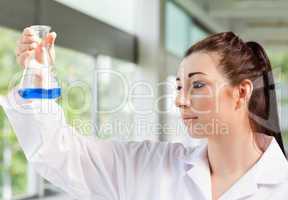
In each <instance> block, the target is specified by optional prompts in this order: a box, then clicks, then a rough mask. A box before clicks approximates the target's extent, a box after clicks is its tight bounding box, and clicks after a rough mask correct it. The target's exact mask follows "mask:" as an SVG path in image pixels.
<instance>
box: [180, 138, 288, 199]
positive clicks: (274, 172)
mask: <svg viewBox="0 0 288 200" xmlns="http://www.w3.org/2000/svg"><path fill="white" fill-rule="evenodd" d="M183 161H184V163H185V164H186V165H187V166H188V167H187V171H186V174H187V175H188V176H189V177H190V178H191V179H192V180H193V181H194V182H195V183H196V185H198V187H199V188H200V190H201V191H202V193H203V195H204V196H205V197H206V199H211V194H208V193H209V192H207V191H211V178H210V177H211V175H210V169H209V162H208V156H207V143H204V144H202V145H201V146H199V147H197V148H195V150H194V151H192V152H191V154H187V155H185V156H184V157H183ZM287 179H288V162H287V160H286V158H285V156H284V155H283V153H282V151H281V149H280V147H279V145H278V143H277V141H276V140H275V138H274V137H273V138H272V137H271V142H270V144H269V145H268V147H267V148H266V150H265V152H264V153H263V154H262V156H261V158H260V159H259V161H258V162H257V163H256V164H255V165H254V166H253V167H252V168H251V169H250V170H249V171H248V172H247V173H246V174H245V175H243V176H242V177H241V178H240V179H239V181H238V182H237V183H235V184H234V185H233V186H232V187H231V188H230V189H229V190H228V191H227V192H225V193H224V194H223V195H222V197H221V198H220V199H221V200H222V199H238V198H243V197H245V196H249V195H252V194H253V193H255V192H256V191H257V190H258V188H259V186H260V185H274V184H279V183H281V182H283V181H287ZM210 193H211V192H210Z"/></svg>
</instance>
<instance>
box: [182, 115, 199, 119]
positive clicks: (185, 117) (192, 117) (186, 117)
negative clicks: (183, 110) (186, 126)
mask: <svg viewBox="0 0 288 200" xmlns="http://www.w3.org/2000/svg"><path fill="white" fill-rule="evenodd" d="M182 119H183V120H188V119H198V117H197V116H189V117H188V116H182Z"/></svg>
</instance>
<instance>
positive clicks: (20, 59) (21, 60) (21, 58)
mask: <svg viewBox="0 0 288 200" xmlns="http://www.w3.org/2000/svg"><path fill="white" fill-rule="evenodd" d="M32 54H33V50H30V51H25V52H23V53H21V54H19V55H18V56H17V63H18V64H19V65H20V66H21V67H22V68H24V67H25V66H26V63H25V62H26V61H27V60H28V59H27V58H29V57H31V56H32Z"/></svg>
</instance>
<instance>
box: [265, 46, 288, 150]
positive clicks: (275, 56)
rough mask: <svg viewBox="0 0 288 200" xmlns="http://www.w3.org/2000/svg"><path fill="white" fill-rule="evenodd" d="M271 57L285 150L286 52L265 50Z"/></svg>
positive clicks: (287, 139) (287, 125)
mask: <svg viewBox="0 0 288 200" xmlns="http://www.w3.org/2000/svg"><path fill="white" fill-rule="evenodd" d="M267 53H268V54H269V58H270V59H271V63H272V68H273V75H274V78H275V84H276V95H277V100H278V113H279V120H280V127H281V131H282V137H283V139H284V144H285V146H286V150H288V98H287V97H288V93H287V91H288V79H287V77H288V54H287V53H286V52H276V51H273V50H270V51H268V52H267Z"/></svg>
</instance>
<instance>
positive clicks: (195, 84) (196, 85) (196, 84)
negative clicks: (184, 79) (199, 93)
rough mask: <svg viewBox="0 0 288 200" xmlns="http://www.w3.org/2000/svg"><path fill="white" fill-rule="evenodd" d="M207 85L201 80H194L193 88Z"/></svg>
mask: <svg viewBox="0 0 288 200" xmlns="http://www.w3.org/2000/svg"><path fill="white" fill-rule="evenodd" d="M204 86H205V84H204V83H201V82H199V81H195V82H193V88H196V89H197V88H202V87H204Z"/></svg>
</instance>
